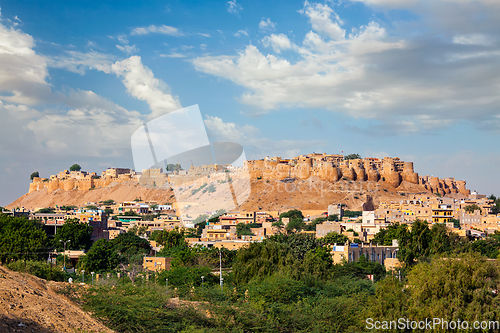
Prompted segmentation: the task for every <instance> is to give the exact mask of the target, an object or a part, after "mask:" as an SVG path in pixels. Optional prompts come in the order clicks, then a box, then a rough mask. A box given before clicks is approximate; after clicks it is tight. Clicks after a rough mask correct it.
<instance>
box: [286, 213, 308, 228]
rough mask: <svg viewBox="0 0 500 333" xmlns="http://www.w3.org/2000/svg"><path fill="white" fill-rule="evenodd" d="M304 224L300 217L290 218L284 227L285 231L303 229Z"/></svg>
mask: <svg viewBox="0 0 500 333" xmlns="http://www.w3.org/2000/svg"><path fill="white" fill-rule="evenodd" d="M305 226H306V224H305V223H304V221H303V220H302V219H301V218H295V217H294V218H291V219H290V222H288V224H287V225H286V227H285V229H286V231H287V232H300V231H302V229H304V228H305Z"/></svg>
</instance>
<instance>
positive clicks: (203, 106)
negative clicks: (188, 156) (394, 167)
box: [0, 0, 500, 206]
mask: <svg viewBox="0 0 500 333" xmlns="http://www.w3.org/2000/svg"><path fill="white" fill-rule="evenodd" d="M0 10H1V14H0V116H1V117H0V156H1V157H0V206H4V205H7V204H8V203H10V202H12V201H13V200H15V199H16V198H18V197H19V196H21V195H23V194H24V193H26V192H27V191H28V187H29V182H30V179H29V177H30V174H31V173H32V172H34V171H38V172H39V173H40V176H41V177H48V176H50V175H51V174H55V173H57V172H59V171H61V170H64V169H69V167H70V166H71V165H72V164H74V163H78V164H80V165H81V166H82V169H83V170H86V171H96V172H98V173H100V171H102V170H105V169H106V168H108V167H128V168H133V167H134V165H133V158H132V152H131V143H130V142H131V141H130V138H131V136H132V133H134V131H135V130H137V129H138V128H139V127H140V126H141V124H143V123H146V122H148V121H150V120H152V119H155V118H157V117H159V116H161V115H164V114H166V113H168V112H171V111H175V110H178V109H180V108H183V107H188V106H191V105H196V104H197V105H198V106H199V108H200V111H201V113H202V117H203V121H204V124H205V127H206V129H207V131H208V136H209V138H210V140H212V141H230V142H235V143H239V144H241V145H242V146H243V147H244V149H245V152H246V156H247V158H248V159H260V158H263V157H265V156H281V157H284V158H285V157H293V156H297V155H299V154H307V153H312V152H323V153H342V152H343V153H344V154H349V153H359V154H360V155H361V156H363V157H379V158H383V157H385V156H391V157H396V156H397V157H400V158H401V159H402V160H405V161H413V162H414V166H415V171H416V172H418V173H419V174H420V175H433V176H438V177H455V178H456V179H464V180H466V181H467V186H468V188H470V189H472V190H477V191H479V192H480V193H483V194H487V195H489V194H492V193H495V194H497V195H500V176H499V172H498V171H499V166H500V152H499V149H498V139H499V134H500V23H499V22H500V1H498V0H473V1H472V0H336V1H326V2H312V1H311V2H309V1H305V2H304V1H290V0H287V1H273V2H269V1H255V0H253V1H243V0H230V1H86V2H77V1H0Z"/></svg>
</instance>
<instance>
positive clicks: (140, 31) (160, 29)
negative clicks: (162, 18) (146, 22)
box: [130, 25, 184, 36]
mask: <svg viewBox="0 0 500 333" xmlns="http://www.w3.org/2000/svg"><path fill="white" fill-rule="evenodd" d="M150 33H157V34H163V35H169V36H183V35H184V34H183V33H181V32H180V31H179V29H177V28H174V27H170V26H168V25H161V26H156V25H150V26H149V27H139V28H135V29H133V30H132V32H131V33H130V34H131V35H147V34H150Z"/></svg>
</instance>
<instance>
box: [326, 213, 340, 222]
mask: <svg viewBox="0 0 500 333" xmlns="http://www.w3.org/2000/svg"><path fill="white" fill-rule="evenodd" d="M326 219H327V220H328V221H338V220H339V215H338V214H332V215H328V217H327V218H326Z"/></svg>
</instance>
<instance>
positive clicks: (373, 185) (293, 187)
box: [7, 154, 470, 216]
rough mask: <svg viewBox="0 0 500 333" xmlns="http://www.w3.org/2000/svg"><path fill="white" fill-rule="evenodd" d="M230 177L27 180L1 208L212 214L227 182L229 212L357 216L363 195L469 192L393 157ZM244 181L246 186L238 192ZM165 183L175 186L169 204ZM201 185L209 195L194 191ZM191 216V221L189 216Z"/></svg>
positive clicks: (209, 170) (290, 163)
mask: <svg viewBox="0 0 500 333" xmlns="http://www.w3.org/2000/svg"><path fill="white" fill-rule="evenodd" d="M230 170H231V172H229V173H228V172H227V171H229V170H228V169H226V167H222V166H220V165H210V166H203V167H193V166H192V167H191V168H190V169H189V170H186V171H180V172H179V171H178V172H176V173H173V174H169V175H167V174H165V173H162V172H161V169H150V170H143V172H142V173H136V172H135V171H133V170H130V169H116V168H110V169H108V170H106V171H103V172H102V174H101V175H100V176H98V175H97V174H96V173H86V172H80V171H78V172H73V171H72V172H69V171H67V170H65V171H62V172H60V173H59V174H57V175H53V176H51V177H50V178H35V179H33V183H32V184H30V188H29V192H28V194H26V195H24V196H22V197H20V198H19V199H17V200H16V201H14V202H13V203H11V204H9V205H8V206H7V208H9V209H12V208H16V207H24V208H30V209H35V208H40V207H54V206H55V205H59V206H62V205H75V206H83V205H85V204H86V203H89V202H99V201H103V200H109V199H112V200H115V201H117V202H123V201H131V200H134V199H141V200H143V201H150V202H157V203H160V204H163V203H167V202H168V203H175V202H176V200H177V202H179V203H180V202H182V206H181V205H179V206H181V207H188V206H192V207H195V206H196V207H197V209H198V211H213V210H215V209H217V208H221V207H220V204H221V202H225V203H229V204H232V203H233V200H232V198H231V197H230V195H229V197H228V191H227V190H226V191H224V190H223V188H227V180H228V179H229V178H232V183H233V185H234V187H235V188H237V187H238V186H240V189H243V188H244V187H246V189H245V191H246V195H244V196H242V197H244V198H246V197H247V196H248V198H247V199H246V200H238V201H237V203H239V207H236V209H244V210H250V211H258V210H265V211H282V210H285V209H291V208H297V209H302V210H324V209H326V207H328V205H330V204H333V203H344V204H346V205H347V206H348V208H349V209H356V210H357V209H360V208H361V205H362V203H363V202H364V195H365V194H370V195H371V196H372V197H373V198H374V201H375V204H377V203H378V202H382V201H391V200H396V201H397V200H401V199H402V198H405V197H406V198H407V197H410V196H411V195H415V194H418V195H422V194H423V195H425V194H428V195H429V196H431V195H434V194H438V195H441V196H455V197H463V196H467V195H468V194H469V193H470V191H469V190H467V189H466V187H465V184H466V182H465V181H462V180H455V179H454V178H444V179H439V178H437V177H428V176H419V175H418V173H416V172H415V171H414V170H413V163H412V162H403V161H401V160H400V159H399V158H397V157H396V158H389V157H387V158H384V159H376V158H364V159H349V160H344V159H343V156H342V155H328V154H309V155H301V156H298V157H296V158H293V159H289V160H283V159H281V158H279V157H276V158H266V159H263V160H254V161H248V162H246V163H245V165H244V166H243V167H240V168H231V169H230ZM229 175H231V176H230V177H229ZM228 177H229V178H228ZM245 182H246V184H249V186H248V185H246V186H243V185H244V183H245ZM169 184H173V186H175V187H176V195H177V197H176V195H174V191H173V190H172V189H171V188H170V185H169ZM204 186H207V188H208V187H210V188H211V190H210V191H206V190H207V188H205V189H204V190H203V191H201V189H203V187H204ZM433 193H434V194H433ZM229 206H230V205H229ZM232 207H234V205H233V206H232ZM214 208H215V209H214ZM192 215H195V216H197V215H196V214H194V212H193V214H192Z"/></svg>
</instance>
